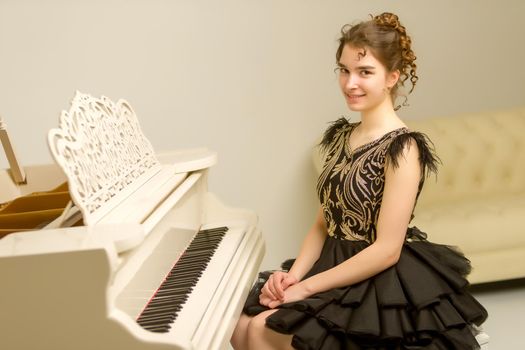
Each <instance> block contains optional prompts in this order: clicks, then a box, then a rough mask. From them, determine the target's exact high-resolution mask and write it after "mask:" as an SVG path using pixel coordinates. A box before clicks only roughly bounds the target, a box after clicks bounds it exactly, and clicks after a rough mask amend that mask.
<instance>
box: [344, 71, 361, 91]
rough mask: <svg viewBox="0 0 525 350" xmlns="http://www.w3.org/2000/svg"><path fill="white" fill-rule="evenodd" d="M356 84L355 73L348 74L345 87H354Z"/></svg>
mask: <svg viewBox="0 0 525 350" xmlns="http://www.w3.org/2000/svg"><path fill="white" fill-rule="evenodd" d="M357 86H358V77H357V76H356V75H355V74H349V75H348V79H347V80H346V84H345V87H346V88H347V89H355V88H356V87H357Z"/></svg>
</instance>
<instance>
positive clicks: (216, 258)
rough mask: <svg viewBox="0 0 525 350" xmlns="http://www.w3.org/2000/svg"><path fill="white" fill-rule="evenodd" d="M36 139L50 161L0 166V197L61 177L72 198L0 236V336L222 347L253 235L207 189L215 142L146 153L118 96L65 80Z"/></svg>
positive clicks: (21, 344) (246, 280) (120, 345)
mask: <svg viewBox="0 0 525 350" xmlns="http://www.w3.org/2000/svg"><path fill="white" fill-rule="evenodd" d="M48 141H49V142H48V143H49V147H50V150H51V154H52V155H53V158H54V159H55V161H56V164H50V165H43V166H33V167H31V166H30V167H25V168H24V169H23V170H24V172H25V174H24V176H25V177H26V179H27V182H26V183H25V184H17V183H16V182H15V181H14V180H13V178H12V176H11V174H12V173H10V172H9V171H7V170H4V171H3V172H1V173H0V191H1V194H0V202H5V201H7V200H11V199H15V198H17V197H19V196H23V195H24V194H28V193H32V192H34V191H44V190H48V189H51V188H53V187H54V186H57V185H59V184H60V183H61V182H63V181H65V180H67V182H68V185H69V193H70V195H71V198H72V205H68V206H67V207H66V208H65V209H64V211H63V212H62V215H61V216H60V217H58V218H57V219H55V220H54V221H52V222H51V223H49V224H47V226H45V227H44V228H43V229H38V230H34V231H28V232H17V233H12V234H9V235H6V236H5V237H4V238H2V239H0V348H1V349H6V350H14V349H27V350H32V349H54V350H56V349H72V350H73V349H74V350H81V349H90V350H94V349H127V350H133V349H149V350H157V349H158V350H160V349H223V348H225V347H227V344H228V341H229V338H230V336H231V333H232V332H233V328H234V326H235V323H236V321H237V319H238V317H239V314H240V312H241V309H242V306H243V303H244V300H245V298H246V296H247V294H248V291H249V288H250V287H251V284H252V283H253V281H254V279H255V276H256V274H257V271H258V268H259V265H260V262H261V260H262V256H263V254H264V243H263V239H262V235H261V232H260V229H259V228H258V226H257V217H256V215H255V214H254V213H253V212H250V211H248V210H242V209H234V208H229V207H226V206H225V205H223V204H222V203H221V202H220V200H218V199H217V198H216V197H215V196H214V195H213V194H212V193H210V192H208V190H207V173H208V168H209V167H211V166H212V165H213V164H214V163H215V162H216V154H215V153H213V152H210V151H208V150H206V149H196V150H188V151H178V152H171V153H167V154H163V155H156V154H155V153H154V151H153V148H152V147H151V144H150V143H149V141H148V140H147V139H146V137H145V136H144V135H143V133H142V131H141V129H140V126H139V123H138V120H137V117H136V116H135V113H134V112H133V110H132V108H131V107H130V105H129V104H128V103H127V102H126V101H124V100H119V101H118V102H117V103H114V102H112V101H110V100H109V99H107V98H105V97H101V98H93V97H91V96H89V95H87V94H82V93H78V92H77V94H76V96H75V98H74V99H73V101H72V104H71V108H70V109H69V111H67V112H66V111H64V112H62V115H61V117H60V124H59V128H57V129H53V130H51V131H50V132H49V137H48ZM79 219H80V220H82V221H81V222H82V224H81V225H77V226H72V225H71V223H74V222H78V220H79Z"/></svg>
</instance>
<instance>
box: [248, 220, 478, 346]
mask: <svg viewBox="0 0 525 350" xmlns="http://www.w3.org/2000/svg"><path fill="white" fill-rule="evenodd" d="M407 237H409V238H408V239H407V241H406V243H405V244H404V246H403V249H402V252H401V256H400V258H399V261H398V262H397V264H396V265H394V266H392V267H390V268H389V269H387V270H385V271H383V272H381V273H379V274H377V275H375V276H374V277H371V278H369V279H367V280H365V281H362V282H360V283H357V284H355V285H351V286H348V287H343V288H338V289H334V290H330V291H326V292H322V293H318V294H315V295H312V296H311V297H309V298H307V299H305V300H301V301H297V302H293V303H287V304H283V305H281V306H280V307H279V310H278V311H276V312H275V313H273V314H272V315H271V316H269V317H268V318H267V319H266V325H267V326H268V327H270V328H271V329H273V330H275V331H277V332H280V333H286V334H293V340H292V345H293V346H294V347H295V348H297V349H330V350H334V349H385V350H386V349H443V350H451V349H469V350H470V349H478V348H479V345H478V343H477V342H476V339H475V337H474V335H473V334H472V331H471V325H472V324H476V325H480V324H481V323H482V322H483V321H485V319H486V318H487V311H486V310H485V309H484V308H483V306H482V305H481V304H480V303H479V302H478V301H477V300H476V299H474V297H472V295H471V294H469V293H468V291H467V287H468V282H467V280H466V279H465V276H466V274H467V273H468V272H469V271H470V262H469V261H468V260H467V259H466V258H465V257H464V256H463V255H462V254H461V253H459V252H457V251H456V250H454V249H452V248H450V247H448V246H444V245H439V244H435V243H431V242H429V241H427V240H426V239H425V234H424V233H422V232H420V231H419V230H418V229H417V228H410V229H409V232H408V235H407ZM368 245H369V243H367V242H364V241H348V240H340V239H335V238H331V237H328V238H327V239H326V241H325V244H324V246H323V249H322V252H321V255H320V258H319V259H318V260H317V262H316V263H315V264H314V266H313V267H312V269H311V270H310V271H309V272H308V274H307V275H306V276H305V277H304V278H308V277H309V276H312V275H315V274H317V273H320V272H322V271H325V270H327V269H330V268H332V267H333V266H335V265H338V264H340V263H341V262H343V261H345V260H347V259H348V258H350V257H352V256H353V255H355V254H357V253H358V252H360V251H361V250H363V249H364V248H366V247H367V246H368ZM270 273H271V272H270V271H265V272H261V273H260V274H259V280H258V281H257V283H256V284H255V286H254V287H253V288H252V290H251V291H250V294H249V296H248V299H247V301H246V304H245V306H244V309H243V312H244V313H246V314H248V315H256V314H258V313H260V312H262V311H265V310H268V308H267V307H265V306H262V305H260V304H259V294H260V288H262V286H263V285H264V283H265V282H266V279H267V278H268V276H269V275H270Z"/></svg>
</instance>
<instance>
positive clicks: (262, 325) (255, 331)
mask: <svg viewBox="0 0 525 350" xmlns="http://www.w3.org/2000/svg"><path fill="white" fill-rule="evenodd" d="M265 329H266V315H263V314H259V315H257V316H254V317H253V318H252V319H251V320H250V323H249V324H248V337H249V338H250V339H252V338H259V337H261V336H262V334H263V333H264V331H265Z"/></svg>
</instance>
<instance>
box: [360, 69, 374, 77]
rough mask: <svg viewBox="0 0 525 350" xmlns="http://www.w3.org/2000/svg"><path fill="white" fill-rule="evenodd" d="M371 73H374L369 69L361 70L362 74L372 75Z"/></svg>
mask: <svg viewBox="0 0 525 350" xmlns="http://www.w3.org/2000/svg"><path fill="white" fill-rule="evenodd" d="M371 74H372V72H371V71H369V70H362V71H361V75H362V76H367V75H371Z"/></svg>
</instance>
